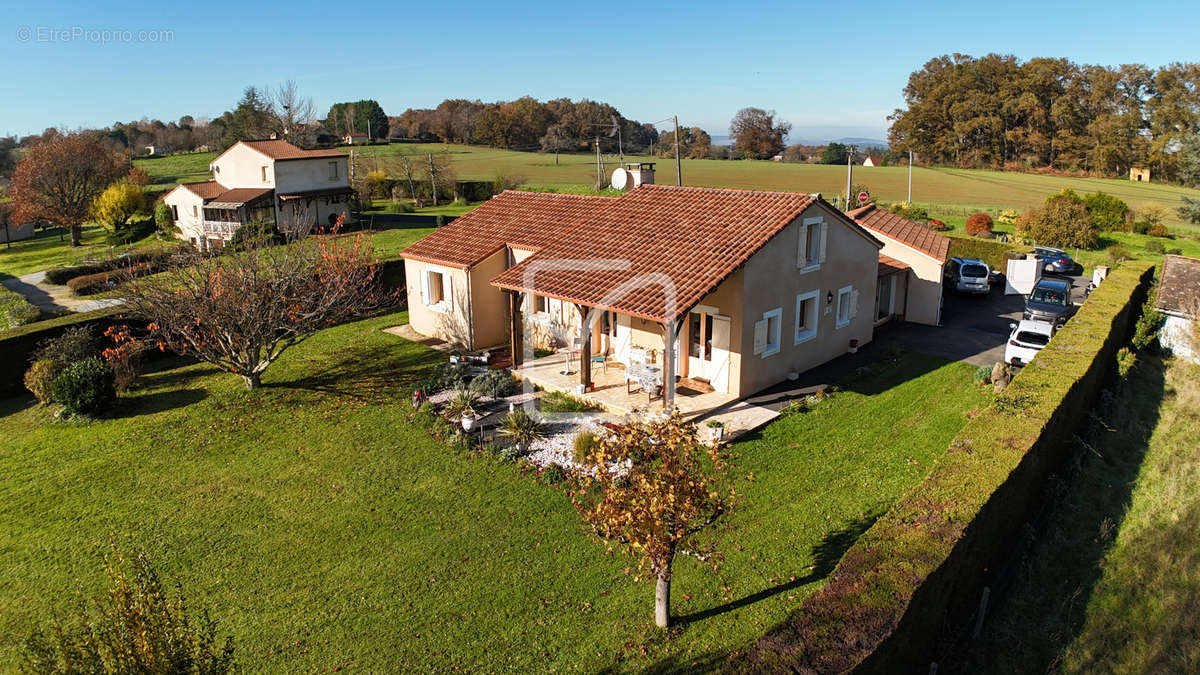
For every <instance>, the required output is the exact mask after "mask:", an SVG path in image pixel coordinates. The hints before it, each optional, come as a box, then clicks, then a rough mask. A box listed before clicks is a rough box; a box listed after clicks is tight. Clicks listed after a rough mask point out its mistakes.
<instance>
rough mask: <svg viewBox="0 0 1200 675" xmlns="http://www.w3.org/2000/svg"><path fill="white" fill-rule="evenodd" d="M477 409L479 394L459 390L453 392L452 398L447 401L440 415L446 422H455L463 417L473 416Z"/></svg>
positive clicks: (467, 390)
mask: <svg viewBox="0 0 1200 675" xmlns="http://www.w3.org/2000/svg"><path fill="white" fill-rule="evenodd" d="M477 407H479V394H476V393H475V392H473V391H471V390H469V389H459V390H458V391H456V392H454V396H452V397H451V398H450V400H449V401H446V405H445V406H444V407H443V408H442V415H443V416H444V417H445V418H446V419H448V420H457V419H460V418H462V417H463V416H464V415H474V414H475V408H477Z"/></svg>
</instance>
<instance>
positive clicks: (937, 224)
mask: <svg viewBox="0 0 1200 675" xmlns="http://www.w3.org/2000/svg"><path fill="white" fill-rule="evenodd" d="M929 229H931V230H933V231H934V232H949V231H950V230H951V229H952V228H951V227H950V226H949V225H947V224H946V223H943V222H942V221H940V220H938V219H937V218H930V219H929Z"/></svg>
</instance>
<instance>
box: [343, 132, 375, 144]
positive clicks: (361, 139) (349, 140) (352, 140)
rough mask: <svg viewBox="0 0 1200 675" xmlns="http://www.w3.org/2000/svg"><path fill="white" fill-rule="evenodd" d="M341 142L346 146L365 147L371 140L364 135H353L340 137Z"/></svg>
mask: <svg viewBox="0 0 1200 675" xmlns="http://www.w3.org/2000/svg"><path fill="white" fill-rule="evenodd" d="M342 142H343V143H345V144H346V145H366V144H367V143H370V142H371V139H370V137H368V136H367V135H366V134H359V133H354V134H346V135H345V136H342Z"/></svg>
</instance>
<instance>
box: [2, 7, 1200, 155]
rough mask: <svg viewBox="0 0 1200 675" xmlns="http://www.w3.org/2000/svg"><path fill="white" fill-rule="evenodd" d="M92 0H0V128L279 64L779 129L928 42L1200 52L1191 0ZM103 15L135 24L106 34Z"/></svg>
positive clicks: (398, 88)
mask: <svg viewBox="0 0 1200 675" xmlns="http://www.w3.org/2000/svg"><path fill="white" fill-rule="evenodd" d="M105 4H106V3H101V2H70V1H68V2H56V3H49V2H36V3H34V2H29V3H20V4H19V5H17V6H12V5H10V6H9V7H8V8H7V9H6V11H5V12H4V14H3V19H0V21H2V22H3V23H4V24H5V26H4V28H3V31H2V33H0V64H3V66H4V67H3V73H4V80H5V90H6V96H5V101H4V103H3V104H0V134H2V135H9V134H20V135H24V134H29V133H35V132H41V131H42V129H44V128H46V127H48V126H65V127H69V128H75V127H80V126H88V127H94V126H105V125H108V124H111V123H112V122H114V121H117V120H122V121H128V120H132V119H139V118H141V117H143V116H145V117H150V118H159V119H163V120H172V119H178V118H179V117H180V116H182V115H185V114H190V115H193V116H196V117H200V116H210V117H215V116H217V115H219V114H220V113H221V112H222V111H224V110H227V109H229V108H231V107H232V106H233V105H234V103H235V102H236V101H237V99H238V98H239V96H240V95H241V92H242V90H243V89H244V88H245V87H246V86H248V85H251V84H254V85H259V86H275V85H277V84H278V83H280V82H282V81H284V80H287V79H294V80H296V81H297V83H298V84H299V85H300V89H301V90H302V91H303V93H305V94H306V95H308V96H311V97H312V98H313V100H314V102H315V104H316V106H317V108H318V110H319V111H320V113H321V115H322V116H323V115H324V112H325V111H326V110H328V107H329V105H330V104H332V103H334V102H337V101H341V100H357V99H361V98H374V99H376V100H378V101H379V102H380V103H381V104H382V105H383V108H384V110H386V111H387V112H388V113H389V114H393V115H397V114H399V113H401V112H403V110H404V109H405V108H409V107H430V106H434V105H436V104H437V103H438V102H439V101H441V100H442V99H444V98H447V97H455V98H458V97H461V98H471V99H474V98H479V99H483V100H485V101H488V100H496V99H511V98H516V97H518V96H522V95H525V94H529V95H532V96H535V97H537V98H540V99H543V100H545V99H548V98H554V97H558V96H567V97H570V98H582V97H588V98H592V99H598V100H603V101H607V102H609V103H612V104H613V105H615V106H616V107H617V108H618V109H619V110H620V111H621V112H622V113H623V114H624V115H625V116H627V117H631V118H634V119H638V120H643V121H654V120H659V119H662V118H666V117H669V116H670V115H673V114H678V115H679V117H680V123H681V124H686V125H697V126H701V127H704V128H705V129H707V130H709V132H710V133H712V134H714V135H722V134H725V133H727V128H728V123H729V119H730V118H731V117H732V116H733V114H734V113H735V112H736V111H737V110H738V109H739V108H742V107H745V106H757V107H761V108H767V109H774V110H776V111H777V112H778V113H779V114H780V116H782V117H783V118H785V119H787V120H788V121H790V122H792V124H793V125H794V129H793V132H792V138H793V140H796V139H800V138H823V137H825V138H836V137H840V136H865V137H869V138H884V137H885V136H886V129H887V124H888V123H887V119H886V117H887V115H888V114H889V113H890V112H891V111H892V110H893V109H894V108H896V107H897V106H900V105H901V104H902V103H903V99H902V89H903V87H904V85H905V83H906V81H907V78H908V75H909V73H911V72H912V71H913V70H916V69H919V68H920V67H921V65H922V64H924V63H925V61H927V60H928V59H930V58H932V57H935V56H938V55H941V54H948V53H953V52H962V53H967V54H972V55H982V54H985V53H988V52H1000V53H1012V54H1015V55H1017V56H1018V57H1020V58H1029V57H1033V56H1063V57H1067V58H1069V59H1072V60H1074V61H1077V62H1081V63H1099V64H1105V65H1115V64H1120V63H1144V64H1146V65H1149V66H1159V65H1163V64H1165V63H1169V62H1172V61H1196V60H1200V53H1198V52H1200V47H1198V46H1197V42H1196V40H1195V37H1194V30H1195V27H1196V26H1198V25H1200V3H1194V2H1193V3H1184V2H1154V3H1130V2H1109V1H1104V2H1089V3H1071V4H1068V3H1053V2H1022V1H1016V2H992V3H962V2H961V1H960V2H946V3H928V4H922V3H912V2H889V3H873V2H865V3H846V4H842V3H829V2H823V3H730V2H710V1H707V0H696V1H693V2H689V3H684V2H677V3H653V2H641V3H639V2H613V1H610V2H606V3H604V2H590V3H587V5H586V8H585V6H583V5H580V6H575V5H572V4H570V3H563V2H556V3H550V2H523V3H498V2H494V1H484V2H477V1H475V0H455V1H454V2H417V1H413V0H409V1H407V2H400V3H374V2H356V3H337V4H322V3H314V2H304V1H303V0H294V1H291V2H286V3H284V2H244V1H243V2H224V1H220V0H219V1H215V2H206V3H173V2H161V1H160V2H154V3H139V2H122V3H119V4H117V5H116V6H115V7H108V6H104V5H105ZM601 7H608V8H609V9H597V8H601ZM52 30H61V31H65V35H61V34H60V35H59V36H57V39H55V37H56V36H54V35H53V34H52V33H51V32H50V31H52ZM104 30H109V31H130V37H132V41H129V42H123V41H120V40H121V36H119V35H117V36H116V37H115V39H116V40H117V41H115V42H114V41H109V42H107V43H104V42H103V40H104V39H105V36H104V35H103V34H102V33H98V32H97V31H104ZM79 31H82V33H80V32H79ZM140 31H171V32H172V35H171V36H170V38H169V39H167V40H162V39H161V38H160V39H158V40H157V41H151V40H150V39H149V38H150V36H147V38H148V39H146V40H141V41H140V40H139V35H138V33H139V32H140ZM73 33H74V34H73Z"/></svg>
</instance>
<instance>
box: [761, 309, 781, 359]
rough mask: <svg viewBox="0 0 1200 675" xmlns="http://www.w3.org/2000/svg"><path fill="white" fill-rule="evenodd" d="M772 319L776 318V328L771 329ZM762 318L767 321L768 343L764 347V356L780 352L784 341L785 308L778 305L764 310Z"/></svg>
mask: <svg viewBox="0 0 1200 675" xmlns="http://www.w3.org/2000/svg"><path fill="white" fill-rule="evenodd" d="M771 319H775V330H771ZM762 320H763V321H766V322H767V344H766V346H765V348H764V349H763V353H762V358H764V359H765V358H767V357H768V356H771V355H773V354H778V353H779V349H780V347H781V346H782V345H781V343H782V342H783V308H782V307H776V308H775V309H772V310H770V311H766V312H763V315H762Z"/></svg>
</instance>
